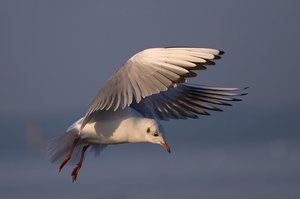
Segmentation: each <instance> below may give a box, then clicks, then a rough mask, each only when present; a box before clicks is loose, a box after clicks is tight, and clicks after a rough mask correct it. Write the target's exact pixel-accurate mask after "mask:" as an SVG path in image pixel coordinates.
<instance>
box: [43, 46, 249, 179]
mask: <svg viewBox="0 0 300 199" xmlns="http://www.w3.org/2000/svg"><path fill="white" fill-rule="evenodd" d="M222 54H224V52H223V51H220V50H217V49H212V48H195V47H165V48H149V49H146V50H143V51H141V52H138V53H137V54H135V55H134V56H132V57H131V58H130V59H129V60H127V61H126V62H125V63H124V64H123V65H122V66H121V67H119V68H118V69H117V71H116V72H115V73H114V74H113V75H112V76H111V78H110V79H109V80H108V81H107V82H106V84H105V85H104V86H103V87H102V88H101V89H100V91H99V92H98V94H97V95H96V97H95V98H94V100H93V101H92V103H91V105H90V107H89V108H88V110H87V112H86V113H85V115H84V116H83V117H82V118H80V119H79V120H78V121H76V122H75V123H74V124H72V125H71V126H70V127H69V128H68V129H67V131H66V132H65V133H64V134H62V135H61V136H59V137H57V138H55V139H53V140H52V141H51V142H50V143H49V145H48V152H49V156H50V159H51V161H52V162H57V161H60V162H61V163H60V165H59V172H60V171H61V170H62V169H63V167H64V166H65V165H66V164H67V163H68V162H77V164H76V166H75V168H74V169H73V171H72V172H71V178H72V181H73V182H75V181H76V179H77V175H78V173H79V170H80V168H81V167H82V163H83V160H84V156H85V152H86V151H87V150H88V149H89V150H90V151H94V152H95V154H96V155H97V154H99V153H100V152H101V151H102V150H103V149H104V148H106V147H107V146H108V145H113V144H122V143H138V142H149V143H153V144H158V145H161V146H162V147H163V148H164V149H165V150H166V151H167V152H169V153H171V149H170V147H169V146H168V144H167V143H166V141H165V137H164V130H163V128H162V125H161V124H160V123H159V121H160V120H162V121H167V120H170V119H187V118H193V119H196V118H199V116H200V115H209V112H208V111H222V110H221V109H220V108H218V107H217V106H221V105H223V106H231V104H230V102H232V101H240V100H241V99H240V98H238V96H242V95H246V94H247V93H243V90H245V89H247V88H242V89H239V88H223V87H211V86H204V85H197V84H190V83H187V79H188V78H192V77H195V76H196V75H197V74H196V73H195V71H196V70H205V69H206V68H207V67H208V66H210V65H214V64H215V62H214V60H216V59H220V57H221V55H222ZM70 160H71V161H70Z"/></svg>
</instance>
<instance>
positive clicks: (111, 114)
mask: <svg viewBox="0 0 300 199" xmlns="http://www.w3.org/2000/svg"><path fill="white" fill-rule="evenodd" d="M141 119H142V116H141V115H140V114H139V113H138V112H136V111H134V110H133V109H131V108H126V109H124V110H119V111H101V112H99V113H97V115H95V117H93V118H92V119H91V120H90V122H89V123H87V124H86V126H85V127H84V128H83V129H82V131H81V133H80V138H81V139H83V140H85V141H86V142H89V143H94V144H118V143H125V142H128V137H129V136H130V133H133V132H130V131H131V129H133V128H134V124H135V123H136V122H138V121H139V120H141Z"/></svg>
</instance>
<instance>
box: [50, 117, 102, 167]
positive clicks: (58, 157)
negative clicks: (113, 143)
mask: <svg viewBox="0 0 300 199" xmlns="http://www.w3.org/2000/svg"><path fill="white" fill-rule="evenodd" d="M82 120H83V118H81V119H79V120H78V121H77V122H75V123H74V124H73V125H71V126H70V127H69V128H68V129H67V131H66V132H65V133H64V134H62V135H60V136H58V137H56V138H54V139H53V140H51V141H50V142H49V143H48V145H47V152H48V156H49V158H50V161H51V162H53V163H56V162H61V161H62V160H63V159H64V158H65V156H66V155H67V153H68V152H69V151H70V149H71V146H72V144H73V142H74V140H75V139H76V138H78V136H79V132H80V126H81V122H82ZM83 145H85V143H79V144H77V145H76V146H75V148H74V151H73V154H72V157H71V160H70V161H69V163H70V164H75V163H77V162H78V161H79V158H80V151H81V149H82V147H83ZM106 146H107V145H105V144H94V145H92V146H91V147H90V150H89V151H92V152H94V154H95V156H98V155H99V154H100V152H101V151H102V150H103V149H105V148H106Z"/></svg>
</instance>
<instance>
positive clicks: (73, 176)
mask: <svg viewBox="0 0 300 199" xmlns="http://www.w3.org/2000/svg"><path fill="white" fill-rule="evenodd" d="M80 168H81V165H77V166H76V167H75V168H74V169H73V171H72V173H71V176H72V182H75V181H76V179H77V175H78V173H79V170H80Z"/></svg>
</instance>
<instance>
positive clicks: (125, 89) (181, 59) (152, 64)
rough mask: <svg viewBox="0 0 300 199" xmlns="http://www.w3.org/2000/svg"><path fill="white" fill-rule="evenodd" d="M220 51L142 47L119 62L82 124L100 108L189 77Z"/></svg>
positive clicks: (138, 98)
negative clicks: (141, 49)
mask: <svg viewBox="0 0 300 199" xmlns="http://www.w3.org/2000/svg"><path fill="white" fill-rule="evenodd" d="M222 53H223V52H222V51H219V50H216V49H209V48H189V47H174V48H151V49H146V50H144V51H141V52H139V53H137V54H135V55H134V56H133V57H131V58H130V59H129V60H128V61H127V62H126V63H125V64H124V65H122V66H121V67H120V68H119V69H118V70H117V71H116V72H115V73H114V74H113V76H112V77H111V78H110V79H109V80H108V81H107V83H106V84H105V86H104V87H103V88H102V89H101V90H100V91H99V93H98V94H97V96H96V97H95V99H94V100H93V102H92V104H91V106H90V107H89V109H88V111H87V113H86V115H85V119H84V122H83V123H82V127H83V126H84V125H85V124H86V123H87V122H88V120H89V116H90V115H91V114H92V113H94V112H96V111H99V110H109V109H113V110H117V109H119V108H125V107H127V106H130V104H131V103H132V102H133V101H135V102H136V103H139V102H140V101H141V100H142V99H143V98H145V97H147V96H151V95H153V94H158V93H160V92H163V91H167V90H168V89H169V88H173V87H174V86H175V85H176V84H177V83H183V82H185V79H186V78H188V77H194V76H196V73H194V72H193V70H201V69H202V70H204V69H206V67H205V65H212V64H214V62H212V61H211V60H214V59H217V58H220V56H219V55H220V54H222Z"/></svg>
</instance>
